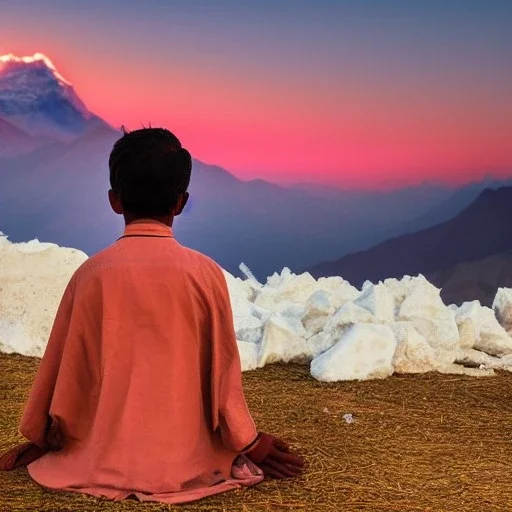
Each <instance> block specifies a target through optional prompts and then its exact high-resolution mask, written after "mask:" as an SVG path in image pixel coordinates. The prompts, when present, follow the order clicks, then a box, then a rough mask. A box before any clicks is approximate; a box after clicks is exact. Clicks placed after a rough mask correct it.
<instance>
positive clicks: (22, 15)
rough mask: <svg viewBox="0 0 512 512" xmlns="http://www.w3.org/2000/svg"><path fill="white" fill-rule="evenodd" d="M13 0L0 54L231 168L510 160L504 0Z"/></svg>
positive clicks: (271, 172)
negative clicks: (79, 3) (82, 4)
mask: <svg viewBox="0 0 512 512" xmlns="http://www.w3.org/2000/svg"><path fill="white" fill-rule="evenodd" d="M22 4H23V2H20V3H19V4H18V3H16V2H11V1H7V2H6V3H5V4H4V3H2V5H1V6H0V17H1V19H2V20H3V22H4V23H5V26H4V27H3V29H2V35H1V36H0V48H2V49H4V50H7V51H9V52H12V53H10V54H8V55H4V56H2V57H0V63H6V62H10V61H14V62H16V61H17V60H21V61H23V62H28V61H29V60H30V59H31V61H37V60H42V61H44V62H46V63H47V65H48V66H50V67H51V69H53V70H55V73H60V74H58V77H59V80H62V81H63V82H65V83H67V84H69V82H68V81H67V80H66V79H64V78H63V76H65V77H67V79H68V80H70V81H71V82H72V83H73V86H74V88H75V90H76V92H77V94H78V95H79V96H80V98H81V99H82V100H83V101H84V103H85V104H86V105H87V107H88V108H89V109H90V110H91V111H92V112H94V113H96V114H98V115H100V116H101V117H103V118H104V119H105V120H106V121H108V122H109V123H111V124H112V125H113V126H117V127H119V126H121V125H125V126H127V127H128V128H130V129H134V128H137V127H140V126H141V124H145V125H147V124H149V123H151V125H153V126H157V125H162V126H166V127H168V128H169V129H171V130H172V131H174V132H175V133H176V134H177V135H178V136H179V137H180V139H181V140H182V141H183V144H184V145H185V146H186V147H188V148H189V149H190V150H191V151H192V153H193V154H194V156H196V157H197V158H198V159H200V160H202V161H205V162H207V163H212V164H216V165H219V166H222V167H224V168H226V169H228V170H230V171H231V172H233V173H235V174H236V175H237V176H239V177H241V178H243V179H252V178H264V179H268V180H271V181H276V182H291V181H315V182H322V183H331V184H337V185H341V186H349V187H370V188H373V187H390V186H391V187H394V186H398V185H408V184H413V183H419V182H423V181H427V180H428V181H441V182H446V183H461V182H466V181H472V180H475V179H480V178H481V177H482V176H485V175H493V176H496V177H503V176H508V175H512V150H511V147H512V98H511V93H510V91H512V66H510V62H511V61H510V55H511V54H512V35H511V34H512V31H510V30H509V22H512V4H509V3H508V2H499V1H497V0H496V1H494V0H489V1H488V2H479V3H477V2H473V1H472V0H470V1H469V3H465V2H459V1H458V0H454V2H453V3H451V4H450V5H451V7H450V8H448V7H445V8H442V7H440V4H436V5H433V3H430V2H423V1H418V2H417V3H411V2H404V1H401V0H393V1H391V2H376V1H373V0H371V1H369V2H368V3H366V2H356V1H350V0H340V1H339V2H334V1H332V2H330V1H326V2H325V3H323V2H322V6H320V5H319V4H317V3H315V2H306V1H304V2H302V1H300V2H298V4H294V5H295V7H293V6H292V4H291V3H290V4H289V3H287V2H283V3H282V4H281V3H279V6H277V3H273V2H263V4H264V7H262V6H263V4H262V6H260V7H257V6H256V3H254V5H249V4H247V5H245V3H244V6H242V5H241V4H240V3H236V2H229V1H226V2H222V1H221V2H219V3H218V4H217V3H215V7H214V6H211V5H210V4H205V3H201V5H200V6H199V2H195V1H192V2H170V3H167V2H155V4H154V5H153V6H152V8H151V9H147V8H143V7H142V6H141V4H140V3H138V2H131V1H128V2H126V3H124V4H123V6H124V7H123V16H122V17H119V16H118V13H117V12H116V8H114V7H110V6H109V5H107V3H105V2H99V1H96V0H93V1H91V2H90V5H89V7H88V9H78V8H77V9H73V8H72V7H71V4H69V3H66V2H62V1H59V0H46V1H44V2H42V3H41V7H36V6H35V5H34V4H31V9H30V10H29V9H28V7H27V8H23V7H19V6H18V5H22ZM43 4H44V7H43ZM363 4H364V5H363ZM384 4H385V5H384ZM412 4H414V6H413V5H412ZM504 4H506V5H504ZM258 5H259V4H258ZM507 5H508V7H507ZM38 6H39V4H38ZM315 6H316V7H315ZM199 7H200V8H199ZM114 32H115V34H118V33H119V34H123V35H122V37H118V36H117V35H115V36H114ZM36 50H40V52H44V53H40V52H39V53H34V51H36ZM15 55H32V56H30V57H16V56H15ZM48 56H49V57H48ZM50 58H51V59H52V60H50ZM52 61H53V62H54V63H55V65H54V64H53V63H52ZM0 65H1V64H0ZM56 70H58V72H57V71H56Z"/></svg>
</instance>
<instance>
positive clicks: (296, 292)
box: [254, 269, 317, 312]
mask: <svg viewBox="0 0 512 512" xmlns="http://www.w3.org/2000/svg"><path fill="white" fill-rule="evenodd" d="M285 270H287V272H285ZM285 270H283V272H282V273H281V276H279V275H275V276H273V277H270V278H269V279H268V281H267V286H264V287H263V288H262V290H261V291H260V293H259V295H258V296H257V297H256V300H255V301H254V303H255V304H256V306H259V307H262V308H265V309H269V310H270V311H273V312H277V311H278V310H279V308H280V307H282V306H281V304H282V303H283V302H293V303H296V304H300V305H301V306H304V304H305V303H306V301H307V299H308V298H309V297H310V295H311V294H312V293H313V292H315V291H316V287H317V282H316V280H315V279H314V278H313V276H312V275H311V274H309V273H304V274H301V275H298V276H297V275H295V274H292V273H291V272H290V271H289V270H288V269H285Z"/></svg>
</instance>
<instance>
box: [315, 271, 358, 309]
mask: <svg viewBox="0 0 512 512" xmlns="http://www.w3.org/2000/svg"><path fill="white" fill-rule="evenodd" d="M317 291H324V292H326V293H327V294H328V295H329V302H330V303H331V305H332V306H333V307H334V309H336V310H337V309H339V308H341V306H343V305H345V304H346V303H347V302H351V301H353V300H355V299H356V298H357V297H359V295H360V294H361V292H360V291H359V290H358V289H357V288H356V287H355V286H352V285H351V284H350V283H349V282H348V281H345V279H343V278H341V277H321V278H320V279H318V281H317Z"/></svg>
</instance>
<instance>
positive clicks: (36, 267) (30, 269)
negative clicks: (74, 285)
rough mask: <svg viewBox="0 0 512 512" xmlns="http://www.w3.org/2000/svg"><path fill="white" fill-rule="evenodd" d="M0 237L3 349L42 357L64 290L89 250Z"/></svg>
mask: <svg viewBox="0 0 512 512" xmlns="http://www.w3.org/2000/svg"><path fill="white" fill-rule="evenodd" d="M0 240H1V243H0V312H1V314H0V351H1V352H6V353H14V352H16V353H18V354H23V355H26V356H37V357H41V356H42V355H43V353H44V350H45V348H46V344H47V343H48V338H49V335H50V331H51V328H52V325H53V321H54V319H55V315H56V313H57V308H58V306H59V304H60V300H61V298H62V294H63V293H64V290H65V288H66V286H67V284H68V282H69V280H70V278H71V276H72V275H73V273H74V272H75V270H76V269H77V268H78V267H79V266H80V265H81V264H82V263H83V262H84V261H85V260H86V259H87V255H86V254H85V253H83V252H82V251H79V250H77V249H70V248H67V247H59V246H58V245H56V244H50V243H41V242H39V241H38V240H32V241H30V242H26V243H19V244H17V243H12V242H10V241H9V240H7V238H5V237H0Z"/></svg>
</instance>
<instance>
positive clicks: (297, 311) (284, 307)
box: [274, 300, 305, 319]
mask: <svg viewBox="0 0 512 512" xmlns="http://www.w3.org/2000/svg"><path fill="white" fill-rule="evenodd" d="M274 311H275V312H276V313H278V314H280V315H282V316H285V317H292V318H299V319H300V318H301V317H302V315H304V311H305V307H304V306H303V305H301V304H297V303H296V302H291V301H289V300H286V301H283V302H281V303H279V304H277V305H276V307H275V310H274Z"/></svg>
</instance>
